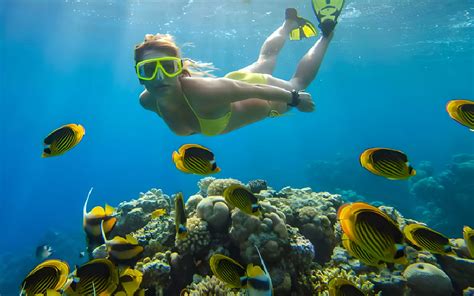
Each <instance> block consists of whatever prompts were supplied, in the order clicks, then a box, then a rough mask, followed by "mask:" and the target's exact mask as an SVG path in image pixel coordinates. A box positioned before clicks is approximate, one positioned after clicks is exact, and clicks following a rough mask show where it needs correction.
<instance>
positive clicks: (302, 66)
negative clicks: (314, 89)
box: [290, 33, 334, 90]
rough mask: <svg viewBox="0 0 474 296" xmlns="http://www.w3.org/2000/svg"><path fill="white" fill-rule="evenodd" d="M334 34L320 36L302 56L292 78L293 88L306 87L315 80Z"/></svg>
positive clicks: (300, 88)
mask: <svg viewBox="0 0 474 296" xmlns="http://www.w3.org/2000/svg"><path fill="white" fill-rule="evenodd" d="M333 35H334V33H331V34H330V35H329V36H328V37H321V38H319V40H318V41H316V43H315V44H314V45H313V46H312V47H311V48H310V49H309V50H308V52H307V53H306V54H305V55H304V56H303V58H301V60H300V62H299V63H298V66H297V67H296V72H295V74H294V75H293V77H292V78H291V79H290V83H291V85H292V87H293V89H296V90H302V89H305V88H307V87H308V85H309V84H310V83H311V82H312V81H313V80H314V78H315V77H316V74H317V73H318V70H319V66H320V65H321V62H322V60H323V57H324V54H325V53H326V50H327V48H328V45H329V42H330V41H331V39H332V36H333Z"/></svg>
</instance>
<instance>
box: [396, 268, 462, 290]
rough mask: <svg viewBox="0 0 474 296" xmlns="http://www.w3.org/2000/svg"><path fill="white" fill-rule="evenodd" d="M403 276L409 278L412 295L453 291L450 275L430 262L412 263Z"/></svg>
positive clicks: (408, 282)
mask: <svg viewBox="0 0 474 296" xmlns="http://www.w3.org/2000/svg"><path fill="white" fill-rule="evenodd" d="M403 276H404V277H405V278H406V279H407V285H408V287H409V288H410V289H411V292H410V295H413V296H422V295H433V296H443V295H451V293H452V292H453V287H452V285H451V280H450V279H449V277H448V275H446V273H444V271H442V270H441V269H439V268H438V267H436V266H434V265H432V264H429V263H414V264H411V265H409V266H408V267H407V268H406V269H405V271H404V272H403Z"/></svg>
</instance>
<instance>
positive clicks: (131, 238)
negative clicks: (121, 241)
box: [125, 234, 138, 245]
mask: <svg viewBox="0 0 474 296" xmlns="http://www.w3.org/2000/svg"><path fill="white" fill-rule="evenodd" d="M125 238H126V239H127V241H128V242H129V243H131V244H134V245H138V241H137V239H136V238H135V237H134V236H133V235H131V234H127V235H126V236H125Z"/></svg>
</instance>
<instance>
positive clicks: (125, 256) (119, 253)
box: [101, 222, 144, 266]
mask: <svg viewBox="0 0 474 296" xmlns="http://www.w3.org/2000/svg"><path fill="white" fill-rule="evenodd" d="M102 224H103V222H102ZM101 229H102V237H103V239H104V242H105V245H106V246H107V253H108V255H109V256H108V259H110V260H111V261H112V262H114V263H115V264H118V265H122V266H123V265H126V266H135V264H136V263H137V261H138V260H140V259H141V256H142V255H143V251H144V248H143V247H142V246H141V245H140V244H139V243H138V241H137V239H136V238H135V237H133V236H132V235H130V234H127V235H126V237H125V238H123V237H120V236H116V237H114V238H113V239H111V240H108V239H107V237H106V236H105V232H104V230H103V228H102V227H101Z"/></svg>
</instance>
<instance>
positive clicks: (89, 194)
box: [82, 187, 94, 222]
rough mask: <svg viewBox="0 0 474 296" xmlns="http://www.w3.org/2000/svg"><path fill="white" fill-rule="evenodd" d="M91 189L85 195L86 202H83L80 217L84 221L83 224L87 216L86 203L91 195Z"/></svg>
mask: <svg viewBox="0 0 474 296" xmlns="http://www.w3.org/2000/svg"><path fill="white" fill-rule="evenodd" d="M93 189H94V187H91V189H90V190H89V193H88V194H87V198H86V201H85V202H84V207H83V208H82V217H83V219H84V222H85V220H86V216H87V203H88V202H89V197H90V196H91V193H92V190H93Z"/></svg>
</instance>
